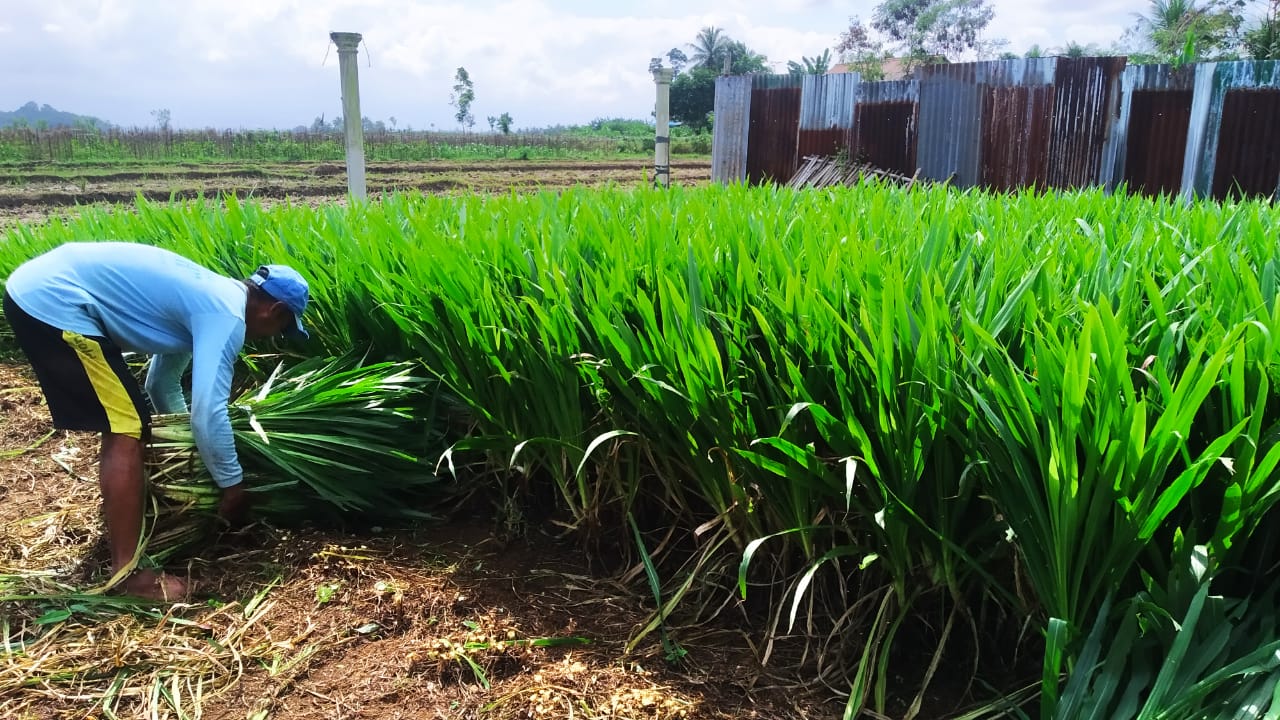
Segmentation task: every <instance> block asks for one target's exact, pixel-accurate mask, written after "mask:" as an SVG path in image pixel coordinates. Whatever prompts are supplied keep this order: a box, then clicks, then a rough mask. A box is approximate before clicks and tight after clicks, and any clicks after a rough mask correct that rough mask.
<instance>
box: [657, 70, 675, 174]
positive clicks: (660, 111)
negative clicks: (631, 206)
mask: <svg viewBox="0 0 1280 720" xmlns="http://www.w3.org/2000/svg"><path fill="white" fill-rule="evenodd" d="M672 74H673V73H672V71H671V68H657V69H655V70H654V71H653V82H654V84H655V85H657V86H658V107H657V112H655V113H654V115H655V117H656V120H657V123H656V125H655V127H654V138H653V181H654V183H655V184H657V185H659V186H661V187H670V185H671V76H672Z"/></svg>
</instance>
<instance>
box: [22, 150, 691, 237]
mask: <svg viewBox="0 0 1280 720" xmlns="http://www.w3.org/2000/svg"><path fill="white" fill-rule="evenodd" d="M366 177H367V185H368V190H369V193H370V194H371V195H378V194H382V193H392V192H401V191H407V190H417V191H421V192H429V193H456V192H507V191H510V190H513V189H514V190H521V189H529V190H537V189H546V188H559V187H570V186H574V185H588V186H603V185H610V184H615V185H638V184H644V183H647V182H651V181H652V177H653V162H652V161H651V160H647V159H627V160H619V159H608V160H545V161H538V160H525V161H520V160H496V161H452V162H451V161H440V162H430V163H417V162H414V163H409V162H403V163H370V164H369V165H368V167H367V168H366ZM710 177H711V161H710V159H709V158H698V159H681V160H675V161H673V162H672V164H671V178H672V182H673V183H676V184H680V185H697V184H700V183H704V182H707V181H708V180H709V179H710ZM346 193H347V176H346V167H345V166H344V165H342V164H340V163H339V164H335V163H313V162H301V163H263V164H241V163H235V164H225V165H224V164H194V163H184V164H178V165H138V166H127V165H126V166H121V165H119V164H103V165H91V164H77V165H75V166H59V165H49V164H40V165H30V164H28V165H12V166H8V167H4V168H0V227H8V226H12V225H15V224H17V223H20V222H39V221H42V220H45V219H47V218H48V217H50V216H52V215H56V214H59V213H61V212H63V211H64V209H68V208H74V207H75V206H78V205H89V204H95V203H111V204H114V203H130V202H133V200H134V199H135V198H137V197H138V196H139V195H141V196H142V197H145V198H147V199H150V200H168V199H170V198H174V199H190V198H195V197H199V196H202V195H203V196H205V197H214V196H219V195H234V196H236V197H238V198H262V199H269V200H285V199H290V200H298V201H304V202H318V201H328V200H340V199H343V198H344V197H345V196H346Z"/></svg>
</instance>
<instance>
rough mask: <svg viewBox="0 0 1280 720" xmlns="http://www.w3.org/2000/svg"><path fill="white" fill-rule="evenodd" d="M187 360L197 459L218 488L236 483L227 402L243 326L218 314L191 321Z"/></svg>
mask: <svg viewBox="0 0 1280 720" xmlns="http://www.w3.org/2000/svg"><path fill="white" fill-rule="evenodd" d="M192 336H193V338H194V345H195V347H194V348H193V351H192V361H191V433H192V435H193V436H194V437H195V441H196V447H197V448H198V449H199V450H200V459H201V460H203V461H204V464H205V467H207V468H208V469H209V473H210V474H211V475H212V476H213V481H214V483H216V484H217V485H218V487H220V488H223V489H224V490H225V489H226V488H229V487H232V486H236V485H239V484H240V481H241V480H242V479H243V473H242V471H241V469H240V460H239V458H238V457H237V455H236V443H235V438H234V437H233V436H232V434H231V419H230V417H228V415H227V403H228V402H229V401H230V399H231V398H230V396H231V377H232V372H233V370H234V368H235V363H236V358H237V357H238V356H239V355H240V348H241V347H242V346H243V345H244V323H243V322H242V321H239V320H236V319H234V318H228V317H225V316H220V315H212V316H202V317H198V318H195V319H194V321H193V327H192Z"/></svg>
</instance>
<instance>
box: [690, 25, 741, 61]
mask: <svg viewBox="0 0 1280 720" xmlns="http://www.w3.org/2000/svg"><path fill="white" fill-rule="evenodd" d="M730 42H731V40H729V36H728V35H725V34H724V31H723V30H721V29H720V28H718V27H714V26H712V27H704V28H702V29H701V30H699V31H698V37H697V39H696V40H695V41H694V42H693V43H692V44H691V45H689V48H690V49H691V50H692V51H693V53H692V54H691V55H690V56H689V64H690V65H692V66H693V67H709V68H712V69H715V68H717V67H719V66H720V65H721V64H722V63H723V62H724V57H725V54H726V53H727V52H728V50H729V44H730Z"/></svg>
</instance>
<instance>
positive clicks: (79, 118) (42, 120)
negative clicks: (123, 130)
mask: <svg viewBox="0 0 1280 720" xmlns="http://www.w3.org/2000/svg"><path fill="white" fill-rule="evenodd" d="M15 125H17V126H19V127H32V128H43V127H71V126H76V125H80V126H85V125H89V126H92V127H100V128H105V127H109V126H110V123H108V122H106V121H104V120H101V119H99V118H96V117H93V116H91V115H77V114H75V113H70V112H64V111H62V110H58V109H57V108H54V107H53V106H52V105H37V104H36V103H34V102H29V103H27V104H26V105H23V106H22V107H20V108H18V109H17V110H14V111H13V112H5V111H3V110H0V128H4V127H12V126H15Z"/></svg>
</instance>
